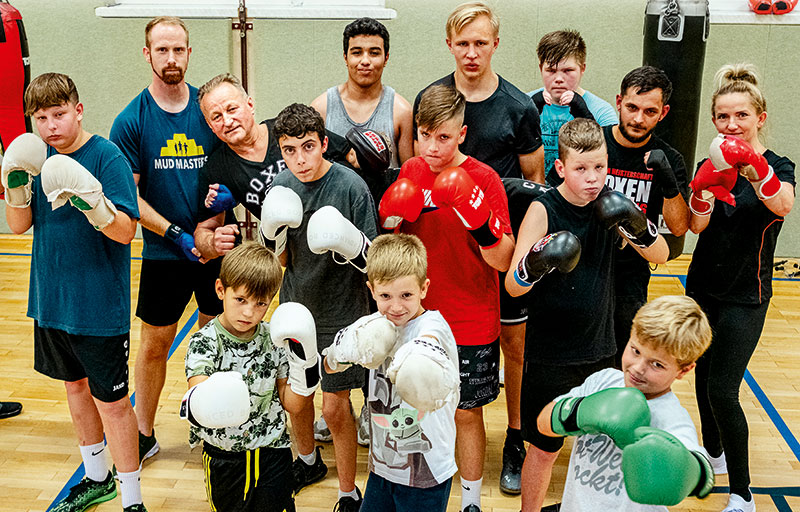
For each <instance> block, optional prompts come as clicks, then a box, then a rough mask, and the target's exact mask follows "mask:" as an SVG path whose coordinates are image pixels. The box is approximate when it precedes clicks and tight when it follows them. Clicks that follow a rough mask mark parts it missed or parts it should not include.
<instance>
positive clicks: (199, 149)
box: [153, 133, 208, 169]
mask: <svg viewBox="0 0 800 512" xmlns="http://www.w3.org/2000/svg"><path fill="white" fill-rule="evenodd" d="M165 144H166V145H165V146H162V147H161V153H160V156H161V158H156V159H155V160H153V169H200V168H202V167H203V166H204V165H205V163H206V160H208V156H206V155H205V152H204V151H203V146H198V145H197V143H195V141H194V139H189V138H187V137H186V134H185V133H176V134H174V135H173V136H172V138H171V139H167V141H166V143H165Z"/></svg>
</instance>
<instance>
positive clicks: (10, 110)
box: [0, 2, 31, 148]
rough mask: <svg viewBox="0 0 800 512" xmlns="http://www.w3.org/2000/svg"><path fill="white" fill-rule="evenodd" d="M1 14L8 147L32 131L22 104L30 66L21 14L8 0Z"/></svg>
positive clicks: (1, 118) (0, 123)
mask: <svg viewBox="0 0 800 512" xmlns="http://www.w3.org/2000/svg"><path fill="white" fill-rule="evenodd" d="M0 15H2V24H0V140H2V145H3V147H4V148H7V147H8V145H9V144H10V143H11V141H12V140H14V139H15V138H17V136H18V135H20V134H21V133H25V132H29V131H31V124H30V119H28V118H27V117H26V116H25V110H24V107H23V104H22V96H23V94H24V93H25V87H27V85H28V83H29V82H30V80H31V67H30V63H29V60H28V38H27V37H26V36H25V27H24V26H23V25H22V15H20V13H19V11H18V10H16V9H15V8H14V7H12V6H11V4H9V3H8V2H0Z"/></svg>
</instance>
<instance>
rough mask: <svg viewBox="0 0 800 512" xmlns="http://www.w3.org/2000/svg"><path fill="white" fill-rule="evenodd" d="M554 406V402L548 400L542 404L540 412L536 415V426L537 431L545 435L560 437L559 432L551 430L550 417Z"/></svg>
mask: <svg viewBox="0 0 800 512" xmlns="http://www.w3.org/2000/svg"><path fill="white" fill-rule="evenodd" d="M555 406H556V403H555V402H550V403H548V404H547V405H545V406H544V409H542V412H540V413H539V416H537V417H536V426H537V427H538V428H539V432H541V433H542V434H544V435H546V436H550V437H561V434H556V433H555V432H553V424H552V422H551V421H550V418H551V417H552V416H553V408H554V407H555Z"/></svg>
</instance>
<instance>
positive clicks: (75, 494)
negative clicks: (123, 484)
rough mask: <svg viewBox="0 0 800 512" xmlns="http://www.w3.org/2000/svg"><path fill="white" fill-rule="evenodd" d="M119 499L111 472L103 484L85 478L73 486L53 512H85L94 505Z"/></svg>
mask: <svg viewBox="0 0 800 512" xmlns="http://www.w3.org/2000/svg"><path fill="white" fill-rule="evenodd" d="M116 497H117V486H116V485H115V484H114V478H113V477H112V476H111V472H109V473H108V476H106V479H105V480H103V481H102V482H95V481H94V480H90V479H88V478H85V477H84V479H83V480H81V481H80V482H78V483H77V484H75V485H73V486H72V488H71V489H70V490H69V494H68V495H67V497H66V498H64V499H63V500H61V501H59V502H58V504H57V505H56V506H55V507H53V508H52V509H51V512H83V511H84V510H86V509H87V508H89V507H91V506H92V505H96V504H98V503H102V502H104V501H108V500H113V499H114V498H116Z"/></svg>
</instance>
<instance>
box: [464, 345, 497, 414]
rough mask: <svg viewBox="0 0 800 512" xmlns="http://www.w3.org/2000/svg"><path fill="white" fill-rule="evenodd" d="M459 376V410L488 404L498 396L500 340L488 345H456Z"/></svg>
mask: <svg viewBox="0 0 800 512" xmlns="http://www.w3.org/2000/svg"><path fill="white" fill-rule="evenodd" d="M457 348H458V362H459V372H460V375H461V401H460V402H459V403H458V408H459V409H474V408H476V407H483V406H484V405H487V404H490V403H492V402H494V401H495V399H497V396H498V395H499V394H500V340H499V339H496V340H494V341H493V342H491V343H489V344H488V345H458V347H457Z"/></svg>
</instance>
